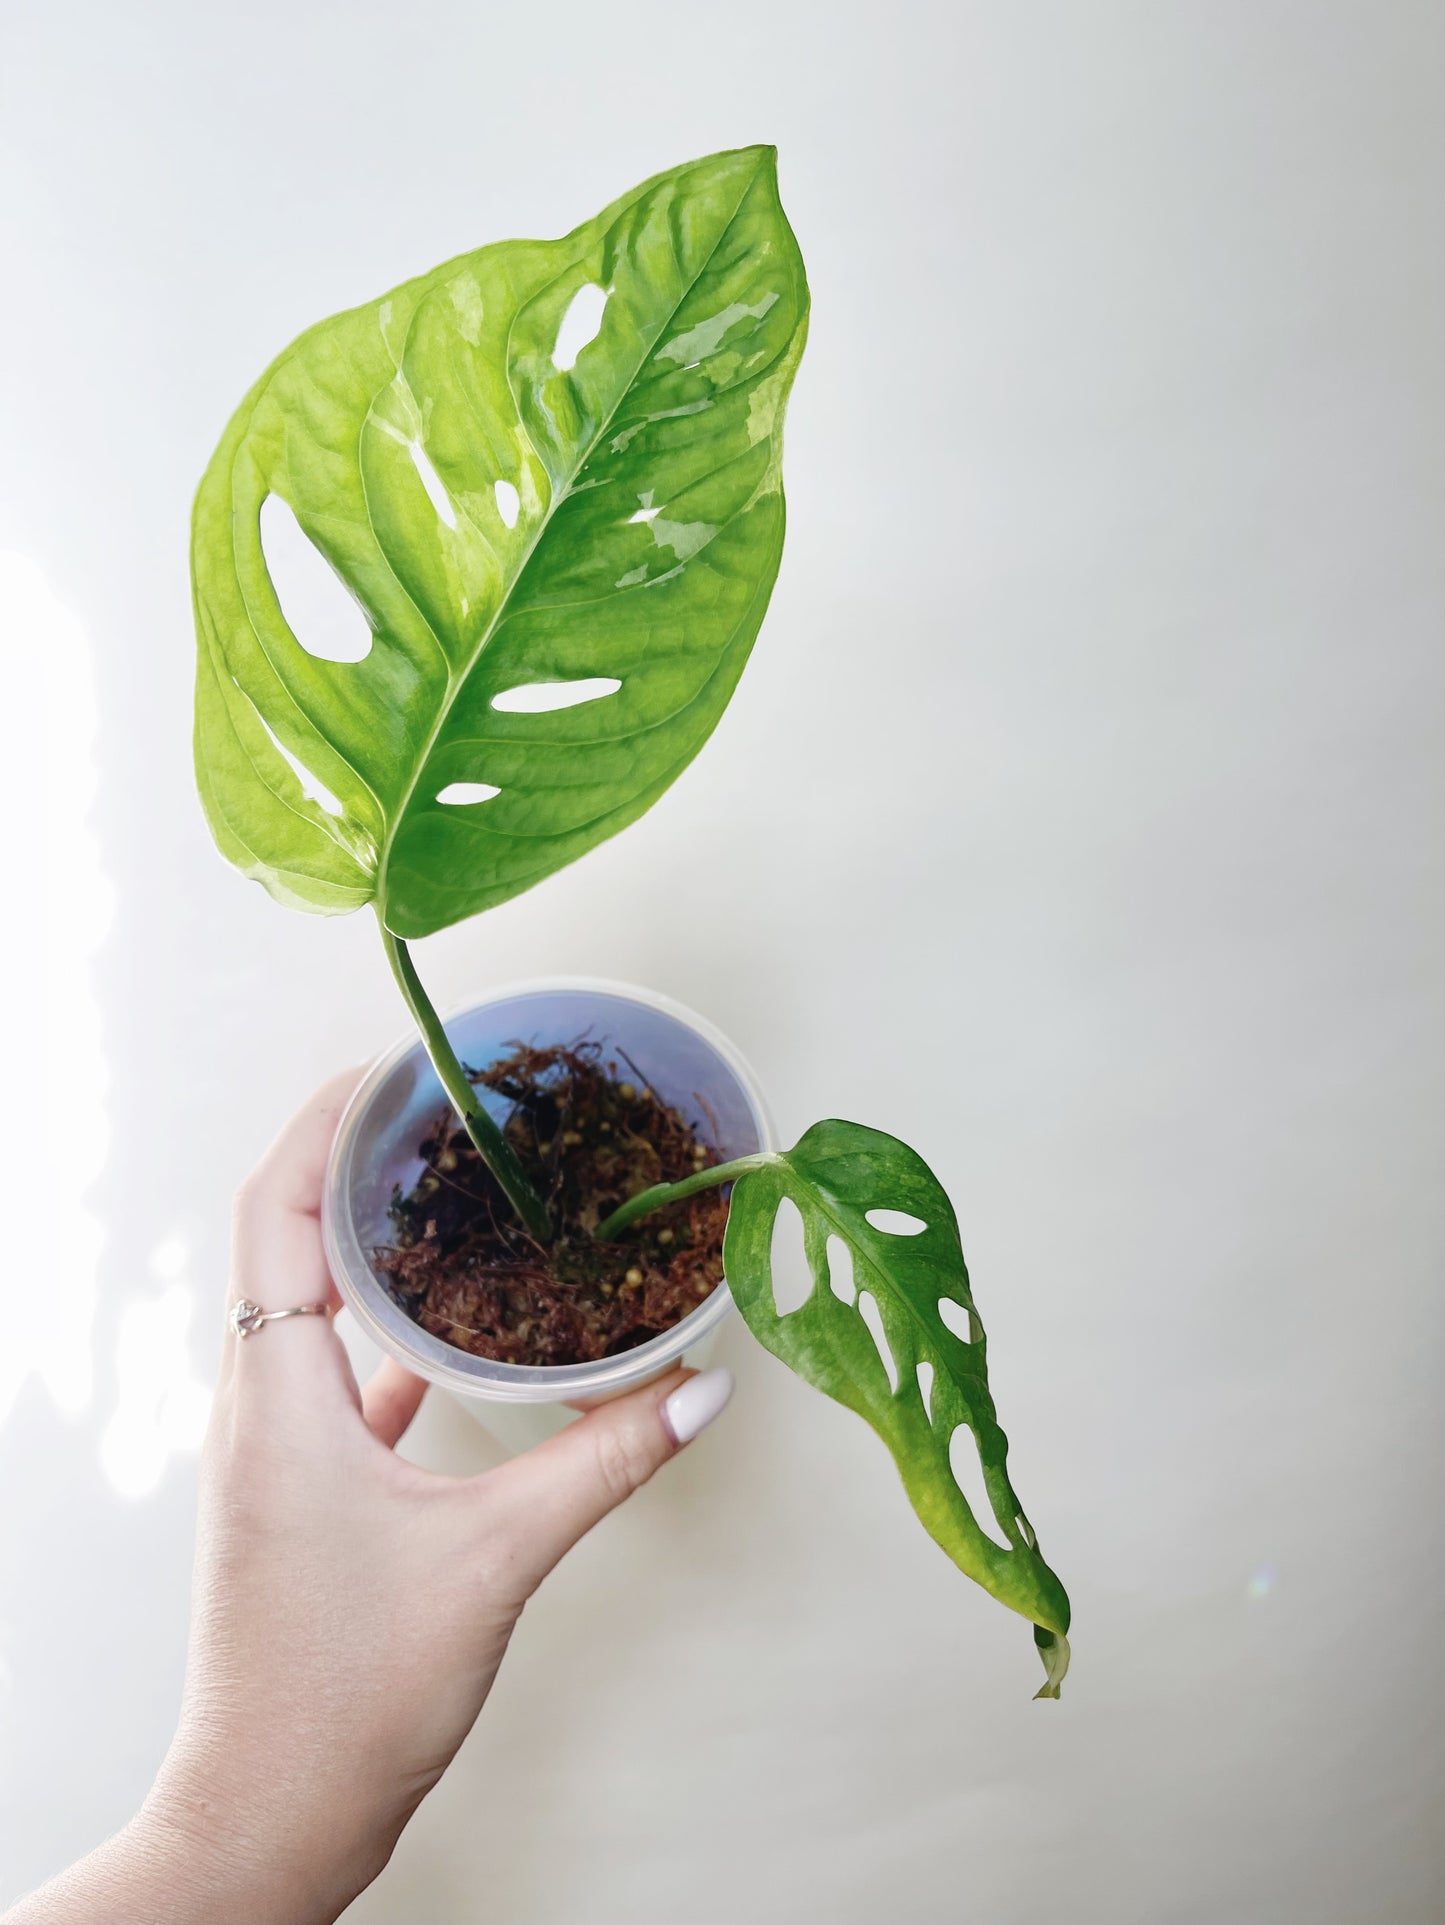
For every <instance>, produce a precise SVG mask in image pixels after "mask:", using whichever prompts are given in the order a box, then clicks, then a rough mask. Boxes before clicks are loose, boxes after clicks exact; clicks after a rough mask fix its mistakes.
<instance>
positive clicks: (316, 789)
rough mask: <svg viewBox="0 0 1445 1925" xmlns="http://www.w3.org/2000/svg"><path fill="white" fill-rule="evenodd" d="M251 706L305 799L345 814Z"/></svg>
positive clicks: (329, 811) (334, 798)
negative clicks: (299, 786) (298, 784)
mask: <svg viewBox="0 0 1445 1925" xmlns="http://www.w3.org/2000/svg"><path fill="white" fill-rule="evenodd" d="M236 686H237V687H238V688H239V687H240V683H239V682H238V683H237V684H236ZM251 707H252V709H253V710H254V711H255V715H256V720H257V721H258V722H259V723H260V724H261V727H262V728H263V729H265V731H266V733H267V735H268V736H269V737H270V738H271V746H272V748H273V749H275V751H276V753H277V754H278V755H279V756H280V757H281V759H282V760H283V761H284V762H285V764H286V766H287V768H289V769H290V771H291V773H292V774H293V775H294V776H295V778H296V780H297V781H298V782H299V783H300V784H301V793H302V795H304V796H305V797H306V800H307V801H308V802H314V803H315V804H316V806H317V807H318V808H321V809H324V810H325V811H326V813H327V814H328V815H345V813H346V811H345V809H343V808H342V806H341V804H340V803H339V802H338V801H337V799H336V797H335V796H334V795H333V794H332V793H331V791H330V789H328V788H327V786H326V784H325V783H324V782H323V781H321V779H320V778H319V777H318V776H314V775H313V774H312V773H311V771H310V769H308V768H307V766H306V764H305V763H304V762H303V761H302V760H301V758H300V757H299V756H295V755H293V754H292V753H291V751H290V749H288V748H287V746H286V744H285V743H284V742H283V741H282V740H281V738H280V737H279V736H278V735H277V733H276V731H275V730H274V729H273V728H272V726H271V724H270V723H269V722H268V721H267V720H266V718H265V716H264V715H263V714H262V713H261V711H260V709H258V708H256V704H255V703H254V702H253V703H252V704H251Z"/></svg>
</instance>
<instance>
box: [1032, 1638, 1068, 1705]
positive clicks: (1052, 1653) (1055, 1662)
mask: <svg viewBox="0 0 1445 1925" xmlns="http://www.w3.org/2000/svg"><path fill="white" fill-rule="evenodd" d="M1034 1643H1035V1644H1036V1645H1037V1646H1038V1650H1039V1656H1040V1657H1041V1658H1042V1659H1043V1665H1044V1681H1043V1683H1042V1684H1041V1685H1040V1686H1039V1688H1038V1690H1037V1691H1036V1692H1035V1693H1034V1697H1035V1698H1036V1699H1037V1698H1057V1697H1059V1696H1060V1695H1061V1694H1060V1690H1059V1687H1060V1686H1061V1685H1062V1684H1063V1682H1064V1677H1065V1675H1066V1673H1067V1672H1068V1669H1069V1658H1070V1656H1071V1653H1070V1651H1069V1640H1068V1639H1067V1638H1066V1637H1065V1636H1064V1635H1063V1633H1062V1632H1060V1631H1049V1630H1046V1629H1045V1627H1044V1626H1043V1625H1042V1624H1036V1625H1035V1626H1034Z"/></svg>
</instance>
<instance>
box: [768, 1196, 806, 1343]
mask: <svg viewBox="0 0 1445 1925" xmlns="http://www.w3.org/2000/svg"><path fill="white" fill-rule="evenodd" d="M768 1263H769V1268H770V1271H771V1274H772V1280H773V1304H774V1306H775V1307H776V1309H777V1313H778V1315H779V1316H780V1317H790V1316H791V1315H792V1314H793V1312H794V1311H795V1310H801V1309H802V1307H803V1305H804V1304H805V1303H806V1302H807V1301H808V1299H809V1297H810V1296H812V1294H813V1276H812V1272H811V1271H810V1270H809V1268H808V1252H807V1247H806V1245H805V1244H804V1241H803V1217H802V1213H801V1211H800V1210H799V1209H798V1206H797V1204H796V1203H794V1201H793V1199H792V1198H791V1197H790V1196H785V1197H782V1198H780V1200H779V1202H778V1210H777V1215H776V1216H775V1217H774V1218H773V1241H772V1247H771V1250H770V1252H769V1256H768Z"/></svg>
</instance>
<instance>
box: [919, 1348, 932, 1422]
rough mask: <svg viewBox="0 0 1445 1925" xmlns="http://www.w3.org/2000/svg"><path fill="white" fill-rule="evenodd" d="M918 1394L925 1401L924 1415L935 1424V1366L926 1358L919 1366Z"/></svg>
mask: <svg viewBox="0 0 1445 1925" xmlns="http://www.w3.org/2000/svg"><path fill="white" fill-rule="evenodd" d="M917 1376H918V1394H919V1396H920V1397H921V1398H922V1399H923V1414H924V1416H925V1417H926V1418H927V1419H928V1421H929V1423H930V1424H931V1423H932V1422H933V1365H932V1364H931V1363H929V1362H928V1360H927V1359H926V1358H925V1359H924V1361H923V1362H922V1363H921V1364H919V1365H918V1366H917Z"/></svg>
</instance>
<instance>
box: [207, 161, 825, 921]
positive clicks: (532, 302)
mask: <svg viewBox="0 0 1445 1925" xmlns="http://www.w3.org/2000/svg"><path fill="white" fill-rule="evenodd" d="M589 283H590V284H592V285H594V286H596V287H599V288H602V289H605V290H607V302H606V307H605V310H604V313H603V318H602V324H601V329H600V332H599V333H598V334H597V336H596V338H595V339H594V340H593V341H592V342H591V344H590V345H588V346H586V347H584V348H583V349H582V350H581V352H580V354H578V356H577V358H576V361H575V365H573V366H572V367H570V368H563V367H559V366H558V365H557V364H556V362H555V360H554V358H553V357H554V349H555V344H556V342H557V337H558V331H559V328H560V327H561V324H562V321H563V318H564V316H565V315H566V313H567V310H568V308H569V306H570V305H571V304H572V301H573V299H574V297H575V296H576V295H577V293H578V291H579V290H580V289H582V288H584V287H585V286H587V285H588V284H589ZM807 308H808V292H807V283H806V281H805V278H804V274H803V264H802V260H801V258H800V256H799V253H798V249H797V244H796V242H795V241H794V239H793V235H792V232H791V230H790V228H789V226H788V223H787V220H786V218H785V217H784V214H783V211H782V207H781V205H780V203H779V200H778V192H777V180H776V171H775V156H774V153H773V150H772V149H771V148H767V147H753V148H746V149H742V150H740V151H738V152H735V153H726V154H717V155H714V156H712V157H711V158H710V159H707V160H701V161H696V162H693V163H691V164H690V165H688V166H685V167H679V168H676V169H674V170H673V171H672V172H671V173H667V174H662V175H659V176H658V177H657V178H656V179H655V180H651V181H648V182H646V183H645V184H644V185H643V186H642V187H639V188H638V189H636V190H635V191H634V192H633V193H631V194H628V195H626V196H624V198H623V199H622V200H620V201H617V202H615V203H614V204H613V205H612V206H611V207H609V208H608V209H607V210H606V211H605V212H604V213H602V214H600V215H598V217H597V218H596V219H595V220H592V221H588V222H586V223H585V224H584V225H583V226H581V227H579V228H577V229H576V230H575V231H574V232H573V233H571V234H569V235H568V236H567V237H566V238H565V239H564V240H560V241H508V242H503V243H500V244H498V245H496V246H491V247H484V248H481V249H479V250H478V251H477V252H476V253H472V254H467V255H463V256H462V257H460V258H459V259H457V260H454V261H450V262H448V263H447V264H446V265H444V266H442V267H439V268H437V269H436V270H435V271H434V272H432V273H430V274H426V275H423V276H421V277H420V278H419V279H417V280H414V281H409V282H407V283H406V284H405V285H404V286H402V287H399V288H396V289H394V290H393V291H392V292H391V293H390V294H388V295H386V296H385V297H384V298H383V299H381V300H378V301H374V302H372V303H370V304H369V305H368V306H366V307H361V308H356V309H353V310H352V311H350V312H349V313H345V314H340V315H337V316H336V317H335V318H334V319H332V320H329V321H325V322H323V323H321V325H320V326H319V327H315V328H313V329H311V331H310V332H309V333H307V334H304V335H302V336H301V338H300V339H299V340H298V341H296V342H295V343H293V345H292V346H291V347H290V348H288V349H287V350H286V352H285V353H284V354H282V355H281V357H280V358H279V359H278V360H277V361H276V362H275V363H274V364H273V365H272V366H271V367H270V368H269V369H268V370H267V372H266V374H265V375H263V376H262V378H261V380H260V381H259V382H258V383H257V384H256V386H255V387H254V388H253V389H252V391H251V393H250V394H249V395H248V396H247V397H246V399H245V401H244V402H243V403H242V405H241V407H240V408H239V409H238V411H237V413H236V415H235V417H234V419H233V420H232V421H231V424H230V426H229V427H228V428H227V430H226V433H225V436H224V437H223V439H222V441H221V444H220V446H219V448H218V449H217V451H216V454H215V456H214V458H213V459H212V462H211V465H210V467H209V468H208V470H207V472H206V475H205V478H204V480H203V481H202V483H201V488H200V492H199V494H198V496H197V500H196V509H195V521H194V536H193V547H192V568H193V580H194V592H195V610H196V625H197V634H198V638H199V643H200V664H199V674H198V682H197V704H196V764H197V772H198V779H199V782H200V788H201V794H202V798H203V800H204V802H205V806H206V812H207V815H208V817H209V820H210V823H211V827H212V830H213V832H214V834H215V837H216V840H217V842H218V843H219V844H220V847H221V849H222V850H223V852H224V853H225V854H226V855H227V856H228V857H229V858H230V859H231V860H232V861H233V862H235V863H236V864H237V865H238V866H239V867H240V868H242V869H244V870H245V871H246V873H247V874H249V875H252V876H255V877H257V878H258V879H259V880H260V881H261V882H263V883H264V884H265V885H266V887H267V888H268V889H270V890H271V892H272V893H273V894H274V895H276V896H277V897H279V898H280V899H281V900H283V901H286V902H289V903H292V904H294V905H295V906H298V907H303V908H307V909H313V910H321V911H333V912H334V911H342V910H348V909H353V908H356V907H358V906H359V905H360V904H362V903H366V902H373V901H374V902H375V903H376V905H377V907H378V909H379V911H380V914H381V916H382V919H383V921H384V922H385V924H386V926H387V927H388V928H389V929H391V930H392V931H393V932H394V933H396V934H397V935H399V936H402V937H410V936H420V935H425V934H428V933H429V932H431V931H432V930H435V929H439V928H443V927H444V926H446V925H447V924H449V923H452V922H455V921H458V920H459V919H461V918H462V917H464V916H469V915H472V914H474V913H475V912H476V911H477V910H480V909H485V908H488V907H489V906H491V905H492V904H494V903H498V902H502V901H504V900H505V899H506V898H507V897H509V896H513V895H516V894H517V893H518V892H519V891H521V890H523V889H526V888H527V887H529V886H530V885H531V884H532V883H534V882H536V881H538V880H540V879H541V878H542V877H543V876H546V875H549V874H551V873H552V871H554V870H555V869H558V868H560V867H561V866H562V864H564V863H566V862H570V861H572V860H573V858H574V857H576V856H578V855H581V854H582V853H584V852H585V851H586V850H587V849H590V848H592V847H593V846H594V845H595V844H596V843H598V842H600V841H602V840H603V839H604V838H605V837H607V836H609V835H612V834H614V833H615V832H616V831H617V830H618V829H620V828H623V827H624V826H625V825H626V824H627V823H629V822H631V821H633V820H634V819H635V818H636V817H637V816H639V815H641V814H642V812H643V811H644V810H645V809H646V808H648V807H649V805H650V804H651V803H652V802H654V801H655V800H656V799H657V797H658V796H659V795H660V794H661V793H662V792H663V790H664V789H666V788H667V786H668V784H669V783H671V782H672V781H673V779H674V778H675V777H676V776H677V775H678V774H679V773H680V771H681V770H682V769H683V768H684V767H685V766H686V764H687V763H688V762H689V761H690V760H691V758H692V757H693V756H694V755H695V754H696V753H697V751H698V749H699V748H700V747H701V746H702V744H703V743H704V742H705V741H706V739H707V737H708V735H709V734H710V733H711V731H712V729H713V727H714V725H715V724H716V722H717V720H718V718H719V716H720V715H721V714H722V711H723V709H724V708H725V707H726V705H727V701H728V698H729V696H730V695H731V693H732V690H733V688H734V686H735V684H736V682H737V679H738V676H739V675H740V674H741V672H742V669H743V665H744V663H745V662H746V660H747V656H748V651H749V649H750V648H751V646H752V642H753V639H754V637H755V635H756V634H757V631H758V626H759V623H760V622H761V620H762V616H763V611H764V609H765V608H766V606H767V601H768V596H769V594H770V592H771V589H772V585H773V580H774V577H775V575H776V573H777V567H778V560H779V556H780V554H781V550H782V541H783V493H782V479H781V459H782V441H781V430H782V418H783V409H784V405H785V403H786V399H787V394H788V389H789V386H790V384H791V381H792V377H793V373H794V370H795V369H796V367H797V363H798V359H799V356H800V355H801V353H802V348H803V340H804V335H805V332H806V325H807ZM563 358H564V359H565V358H566V357H565V356H564V357H563ZM428 464H429V469H428ZM424 474H427V475H428V478H429V479H430V480H431V482H432V484H433V485H432V487H431V489H430V490H429V488H428V485H427V482H426V481H424V479H423V475H424ZM437 483H439V484H440V489H441V490H444V491H445V493H444V497H443V496H440V495H439V493H438V490H437V487H436V484H437ZM499 483H500V484H502V486H501V489H500V492H499V490H498V486H497V484H499ZM509 490H510V491H514V493H509V492H508V491H509ZM270 494H276V495H279V496H281V497H282V498H283V499H284V500H285V501H286V502H287V503H289V505H290V507H291V509H292V510H293V511H294V513H295V516H296V518H297V521H298V522H299V523H300V526H301V528H302V529H303V531H304V532H305V534H306V535H307V536H308V537H309V538H310V540H311V541H312V542H313V543H314V544H315V545H316V547H317V548H318V549H320V550H321V552H322V553H323V554H324V555H325V557H326V559H327V560H328V561H329V562H330V564H331V566H332V567H333V568H334V569H335V570H336V572H337V574H338V575H339V576H340V577H341V579H342V580H343V582H344V583H345V584H346V586H347V587H348V588H349V589H350V591H351V593H352V594H353V595H354V596H355V598H356V600H357V601H358V602H359V604H360V606H361V608H362V610H363V611H364V613H365V617H366V621H367V624H368V625H369V628H370V630H371V632H372V642H371V646H370V650H369V652H368V653H367V655H366V656H365V659H364V660H361V661H357V662H336V661H329V660H324V659H321V658H320V657H318V656H317V655H315V654H313V653H309V652H308V651H307V650H306V649H305V648H304V647H303V646H302V645H301V643H300V642H299V641H298V640H297V638H296V637H295V636H294V635H293V634H292V632H291V630H290V628H289V627H288V626H287V623H286V621H285V619H284V617H283V615H282V612H281V608H280V604H279V602H278V600H277V597H276V594H275V591H274V589H273V587H272V582H271V578H270V576H269V574H268V572H267V568H266V563H265V559H264V556H263V553H262V547H261V537H260V531H259V517H260V511H261V508H262V505H263V503H264V502H265V500H266V498H267V496H268V495H270ZM512 515H514V516H515V525H514V526H508V520H509V518H511V517H512ZM591 678H609V679H612V680H616V681H618V682H620V684H621V686H620V688H619V689H618V690H617V691H616V692H615V693H611V694H605V695H602V696H599V697H598V698H596V699H593V700H589V701H586V702H585V703H583V704H582V705H581V706H577V707H570V708H565V709H561V710H559V711H557V712H554V713H544V714H536V713H512V712H508V711H506V710H504V709H499V708H497V707H495V706H494V703H495V700H496V698H497V697H499V696H504V695H506V694H507V692H508V691H514V690H516V689H518V688H521V687H526V686H530V685H533V684H537V683H561V682H572V681H582V680H587V679H591ZM298 769H299V770H300V771H303V772H304V773H305V774H306V775H307V776H308V777H309V778H310V779H309V780H305V781H303V779H302V775H301V774H300V773H298ZM457 784H472V785H486V786H487V787H492V788H495V789H496V790H497V791H498V793H497V794H496V795H494V796H492V797H491V798H490V799H488V800H481V801H477V800H472V801H465V802H455V801H448V802H441V801H439V800H438V797H439V796H440V795H441V794H442V793H444V792H446V791H448V790H450V789H452V788H453V787H454V785H457ZM326 792H329V796H330V799H331V803H332V806H327V805H326V803H325V802H324V801H318V800H315V799H313V798H314V797H315V796H316V795H317V794H318V793H319V794H322V795H323V796H325V794H326Z"/></svg>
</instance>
